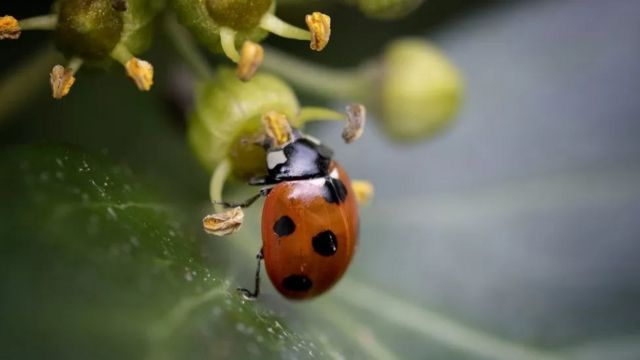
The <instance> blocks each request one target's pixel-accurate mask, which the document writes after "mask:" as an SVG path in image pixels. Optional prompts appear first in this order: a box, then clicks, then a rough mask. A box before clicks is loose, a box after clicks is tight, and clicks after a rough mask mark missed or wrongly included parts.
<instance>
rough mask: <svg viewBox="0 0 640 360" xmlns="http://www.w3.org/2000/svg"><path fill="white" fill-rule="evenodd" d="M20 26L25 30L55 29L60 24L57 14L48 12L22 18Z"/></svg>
mask: <svg viewBox="0 0 640 360" xmlns="http://www.w3.org/2000/svg"><path fill="white" fill-rule="evenodd" d="M19 24H20V28H21V29H22V30H23V31H24V30H55V28H56V26H57V25H58V15H57V14H47V15H41V16H34V17H30V18H27V19H22V20H20V22H19Z"/></svg>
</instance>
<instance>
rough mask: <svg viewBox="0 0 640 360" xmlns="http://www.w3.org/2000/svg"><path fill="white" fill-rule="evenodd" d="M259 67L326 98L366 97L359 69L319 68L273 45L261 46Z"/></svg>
mask: <svg viewBox="0 0 640 360" xmlns="http://www.w3.org/2000/svg"><path fill="white" fill-rule="evenodd" d="M262 68H263V69H265V70H268V71H270V72H272V73H275V74H277V75H279V76H281V77H283V78H284V79H285V80H287V81H289V82H291V83H292V84H293V86H295V87H297V88H300V89H302V90H305V91H307V92H309V93H311V94H313V95H316V96H320V97H323V98H326V99H340V100H346V99H348V100H352V101H361V100H362V99H363V98H365V97H366V92H367V83H368V81H367V79H366V77H365V76H363V75H365V73H363V72H362V71H360V70H359V69H352V70H346V71H345V70H334V69H330V68H326V67H321V66H318V65H314V64H311V63H308V62H305V61H304V60H300V59H296V58H294V57H291V56H289V55H286V54H284V53H282V52H280V51H278V50H275V49H273V48H268V49H265V57H264V60H263V62H262Z"/></svg>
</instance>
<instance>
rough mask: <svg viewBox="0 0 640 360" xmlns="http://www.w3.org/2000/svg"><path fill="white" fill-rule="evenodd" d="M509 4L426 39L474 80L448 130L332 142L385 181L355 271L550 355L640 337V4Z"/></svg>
mask: <svg viewBox="0 0 640 360" xmlns="http://www.w3.org/2000/svg"><path fill="white" fill-rule="evenodd" d="M496 3H498V4H494V7H492V8H490V9H484V10H483V11H479V12H476V13H474V14H472V15H469V16H467V17H465V18H463V19H461V20H459V21H456V22H454V23H451V24H448V25H446V26H442V27H439V28H438V29H437V30H436V31H434V32H431V33H429V34H428V38H429V39H431V40H433V41H434V42H435V43H437V44H438V45H440V46H442V47H443V49H444V50H445V52H446V53H447V54H448V55H449V56H450V57H451V59H452V60H453V62H454V63H455V64H456V65H457V66H458V67H459V69H460V70H461V72H462V73H463V76H464V78H465V87H466V88H465V100H464V105H463V107H462V111H461V114H460V116H459V118H458V120H457V123H456V124H455V125H454V126H453V127H452V128H451V129H450V130H449V131H447V132H446V133H444V134H443V135H442V136H440V137H437V138H435V139H434V140H433V141H431V142H428V143H424V144H420V145H414V146H406V145H396V146H393V145H389V143H388V141H387V139H386V138H385V137H384V135H383V134H381V133H380V129H379V128H373V127H369V128H368V129H367V133H366V136H364V137H363V138H362V140H361V141H360V142H359V143H358V144H356V145H353V146H344V145H341V144H340V142H339V141H338V140H337V139H335V131H336V130H335V129H328V130H327V131H326V132H325V133H324V134H323V137H324V138H326V139H328V141H330V140H333V144H332V145H334V146H335V147H336V148H337V149H336V150H337V153H338V154H339V158H340V159H341V160H342V162H343V163H345V164H346V166H348V168H349V169H350V172H351V174H352V176H353V177H368V178H370V179H371V180H372V181H373V183H374V184H375V185H376V199H375V204H374V205H373V206H372V207H371V208H369V209H367V210H365V215H364V216H363V219H364V224H363V227H362V228H363V238H362V246H361V250H360V253H359V254H358V257H357V262H356V266H355V269H356V270H355V271H356V272H357V273H358V275H359V276H362V277H366V278H369V279H372V280H371V281H373V282H375V283H377V284H380V285H382V286H384V287H387V288H388V289H393V290H395V291H399V292H403V293H406V294H409V295H408V296H411V297H413V298H416V299H420V300H421V301H423V302H424V303H425V304H429V305H431V306H435V307H436V308H439V309H441V310H442V311H445V312H448V313H452V314H455V315H456V316H457V317H458V318H459V319H461V320H463V321H466V322H470V323H473V324H476V325H477V326H480V327H486V328H489V329H491V330H492V331H495V332H497V333H501V334H508V336H509V337H513V338H520V339H525V340H531V339H535V341H536V342H539V343H542V344H547V345H549V346H551V347H562V346H564V345H569V344H572V343H574V342H583V341H588V340H590V339H591V340H595V339H602V338H608V337H618V336H620V337H623V336H627V335H631V334H634V335H637V334H638V332H639V331H640V121H638V120H639V116H640V101H639V100H638V96H639V95H640V65H639V62H638V59H639V58H640V21H639V20H638V19H640V2H637V1H632V0H622V1H613V2H602V1H556V0H548V1H529V2H520V3H510V2H496ZM427 6H428V4H427ZM332 136H333V139H332ZM369 215H370V216H369ZM638 356H640V353H638V352H636V353H635V357H636V358H637V357H638Z"/></svg>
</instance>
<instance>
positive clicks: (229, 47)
mask: <svg viewBox="0 0 640 360" xmlns="http://www.w3.org/2000/svg"><path fill="white" fill-rule="evenodd" d="M220 45H222V51H224V54H225V55H227V57H228V58H229V59H231V60H232V61H233V62H235V63H237V62H238V61H240V54H239V53H238V50H237V49H236V32H235V31H234V30H233V29H230V28H228V27H224V26H223V27H221V28H220Z"/></svg>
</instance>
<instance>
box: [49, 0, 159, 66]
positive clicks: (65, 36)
mask: <svg viewBox="0 0 640 360" xmlns="http://www.w3.org/2000/svg"><path fill="white" fill-rule="evenodd" d="M117 5H122V6H124V7H119V6H117ZM163 8H164V0H126V2H123V3H122V4H120V3H114V0H60V1H59V2H58V3H57V11H58V22H57V25H56V29H55V31H56V33H55V35H56V44H57V46H58V48H60V49H61V50H62V52H64V53H65V54H66V55H67V56H69V57H79V58H82V59H84V60H94V61H96V60H97V61H100V60H106V59H108V58H109V57H110V56H112V52H113V51H114V49H116V46H121V47H123V48H126V49H127V51H128V52H129V53H130V54H139V53H141V52H143V51H144V50H146V49H147V48H148V47H149V45H150V43H151V37H152V31H153V26H152V25H153V20H154V18H155V16H156V15H157V14H158V12H159V11H160V10H162V9H163Z"/></svg>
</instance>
